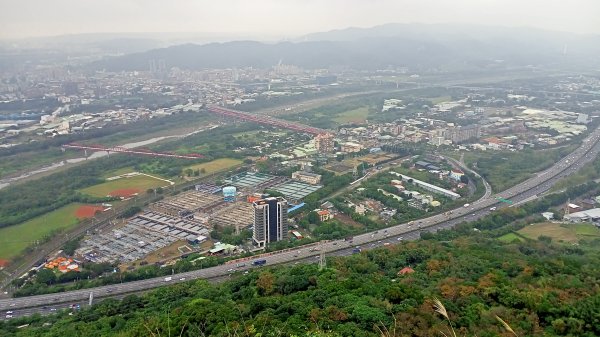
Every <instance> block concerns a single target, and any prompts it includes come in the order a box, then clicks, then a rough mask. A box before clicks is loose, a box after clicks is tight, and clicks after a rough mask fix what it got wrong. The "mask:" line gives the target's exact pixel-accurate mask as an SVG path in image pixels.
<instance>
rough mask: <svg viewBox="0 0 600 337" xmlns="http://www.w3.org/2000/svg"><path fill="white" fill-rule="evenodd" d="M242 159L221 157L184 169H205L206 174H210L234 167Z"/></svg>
mask: <svg viewBox="0 0 600 337" xmlns="http://www.w3.org/2000/svg"><path fill="white" fill-rule="evenodd" d="M241 163H242V161H241V160H239V159H233V158H220V159H215V160H212V161H209V162H206V163H201V164H196V165H192V166H188V167H186V168H185V169H184V171H185V170H186V169H192V170H201V169H204V170H205V173H204V174H210V173H213V172H218V171H222V170H226V169H228V168H231V167H234V166H236V165H239V164H241Z"/></svg>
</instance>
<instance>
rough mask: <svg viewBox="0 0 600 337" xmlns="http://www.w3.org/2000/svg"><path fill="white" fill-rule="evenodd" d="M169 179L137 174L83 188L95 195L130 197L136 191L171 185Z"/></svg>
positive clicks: (84, 190) (84, 191)
mask: <svg viewBox="0 0 600 337" xmlns="http://www.w3.org/2000/svg"><path fill="white" fill-rule="evenodd" d="M169 185H170V184H169V183H168V182H167V181H164V180H160V179H157V178H153V177H150V176H147V175H135V176H131V177H123V178H118V179H114V180H109V181H106V182H104V183H102V184H98V185H94V186H90V187H87V188H84V189H82V190H81V192H82V193H85V194H88V195H91V196H94V197H106V196H108V195H110V196H116V197H130V196H132V195H134V194H136V193H139V194H141V193H145V192H146V190H148V189H149V188H157V187H164V186H169Z"/></svg>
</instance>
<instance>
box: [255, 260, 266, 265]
mask: <svg viewBox="0 0 600 337" xmlns="http://www.w3.org/2000/svg"><path fill="white" fill-rule="evenodd" d="M265 264H267V260H265V259H261V260H254V261H252V265H253V266H264V265H265Z"/></svg>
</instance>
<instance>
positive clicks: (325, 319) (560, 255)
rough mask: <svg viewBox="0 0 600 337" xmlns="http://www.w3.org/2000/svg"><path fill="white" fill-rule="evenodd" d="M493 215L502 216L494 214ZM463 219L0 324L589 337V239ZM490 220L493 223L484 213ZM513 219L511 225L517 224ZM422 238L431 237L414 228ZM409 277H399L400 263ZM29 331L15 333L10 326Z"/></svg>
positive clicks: (62, 328)
mask: <svg viewBox="0 0 600 337" xmlns="http://www.w3.org/2000/svg"><path fill="white" fill-rule="evenodd" d="M503 212H504V211H503ZM517 212H519V211H515V210H514V209H512V208H511V209H508V210H507V211H506V214H499V215H497V216H499V217H495V218H494V217H488V219H486V220H485V221H481V222H479V223H478V226H481V227H479V228H482V229H484V228H486V227H487V228H492V230H490V231H487V232H486V231H482V232H479V231H474V230H473V228H472V226H466V225H465V226H463V227H462V228H460V229H459V230H458V231H453V232H445V233H441V234H437V235H436V236H433V237H430V238H425V239H424V240H420V241H417V242H405V243H402V244H400V245H397V246H389V247H384V248H380V249H376V250H372V251H368V252H363V253H360V254H356V255H353V256H350V257H346V258H336V259H333V258H332V259H329V260H328V264H327V268H326V269H324V270H319V269H318V267H317V266H315V265H297V266H294V267H274V268H269V267H265V268H261V269H257V270H255V271H253V272H252V273H250V274H249V275H242V276H240V277H238V278H235V279H233V280H231V281H228V282H226V283H223V284H220V285H209V284H207V283H206V282H205V281H197V282H188V283H185V284H178V285H174V286H169V287H164V288H160V289H158V290H156V291H153V292H151V293H149V294H147V295H144V296H143V297H139V296H135V295H131V296H128V297H126V298H125V299H124V300H123V301H121V302H119V301H117V300H106V301H104V302H102V303H101V304H99V305H96V306H94V307H93V308H92V309H84V310H82V311H79V312H76V313H75V314H74V315H72V316H69V315H67V313H62V314H60V315H59V316H58V317H50V318H40V317H34V318H32V319H16V320H11V321H10V322H8V323H7V322H3V323H0V335H2V336H6V335H16V336H57V337H58V336H60V337H68V336H253V337H258V336H263V337H264V336H360V337H365V336H366V337H369V336H373V337H375V336H394V337H396V336H398V337H399V336H439V335H441V334H440V331H441V332H444V333H446V334H447V335H450V334H449V331H448V328H449V326H448V321H446V320H445V319H444V317H442V316H441V315H440V314H438V313H437V312H436V311H435V310H434V306H433V302H432V299H434V298H436V297H437V298H439V299H440V300H441V302H442V303H443V304H444V305H445V309H446V310H447V312H448V315H449V319H450V321H451V322H452V325H453V326H454V328H455V329H456V330H457V335H458V336H480V337H488V336H513V334H511V333H509V332H507V330H506V328H505V327H504V326H503V325H502V324H501V323H500V322H499V321H498V320H497V318H496V316H498V317H500V318H501V319H503V320H504V321H505V322H506V323H507V324H509V325H510V327H511V328H512V329H513V330H514V332H515V335H517V336H583V337H592V336H598V335H600V284H599V280H600V268H598V265H600V245H599V243H600V242H598V240H596V242H580V244H579V245H578V246H573V245H570V244H564V243H554V242H552V241H551V240H548V239H543V240H533V241H514V242H512V243H502V242H501V241H500V240H498V239H497V238H494V236H497V235H499V234H500V233H499V232H498V231H499V230H500V231H505V229H495V230H494V229H493V228H495V227H496V225H495V224H497V223H500V222H504V220H502V219H507V218H518V217H519V215H518V213H517ZM494 219H496V220H494ZM524 223H525V222H523V223H521V224H520V225H519V224H517V225H519V226H523V225H524ZM426 236H431V235H426ZM409 266H410V267H412V268H413V269H414V273H406V274H404V275H399V274H398V272H399V271H400V270H402V269H403V268H405V267H409ZM27 323H30V325H29V326H27V327H24V328H21V329H17V328H16V327H17V326H19V325H22V324H27Z"/></svg>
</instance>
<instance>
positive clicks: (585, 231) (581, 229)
mask: <svg viewBox="0 0 600 337" xmlns="http://www.w3.org/2000/svg"><path fill="white" fill-rule="evenodd" d="M575 233H576V234H577V235H578V236H579V235H581V236H586V237H600V229H599V228H598V227H596V226H594V225H592V224H589V223H580V224H576V225H575Z"/></svg>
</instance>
